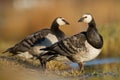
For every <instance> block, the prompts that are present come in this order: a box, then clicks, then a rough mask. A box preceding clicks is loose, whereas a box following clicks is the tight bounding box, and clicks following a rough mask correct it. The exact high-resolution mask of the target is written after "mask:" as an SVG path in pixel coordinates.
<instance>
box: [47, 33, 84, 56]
mask: <svg viewBox="0 0 120 80" xmlns="http://www.w3.org/2000/svg"><path fill="white" fill-rule="evenodd" d="M85 41H86V35H85V33H84V32H83V33H79V34H77V35H74V36H72V37H70V38H66V39H64V40H61V41H59V42H58V43H56V44H54V45H53V46H51V47H49V48H48V49H50V50H51V51H55V52H56V53H58V54H60V55H63V56H71V55H73V54H76V53H78V52H80V51H82V50H83V49H84V48H85Z"/></svg>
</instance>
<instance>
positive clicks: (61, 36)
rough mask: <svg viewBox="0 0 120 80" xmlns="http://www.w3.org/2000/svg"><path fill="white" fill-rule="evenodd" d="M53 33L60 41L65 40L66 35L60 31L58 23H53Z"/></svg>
mask: <svg viewBox="0 0 120 80" xmlns="http://www.w3.org/2000/svg"><path fill="white" fill-rule="evenodd" d="M51 31H52V32H53V34H54V35H56V37H57V38H58V40H62V39H64V38H65V34H64V32H63V31H61V30H60V29H59V24H57V22H53V24H52V26H51Z"/></svg>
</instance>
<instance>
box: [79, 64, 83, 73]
mask: <svg viewBox="0 0 120 80" xmlns="http://www.w3.org/2000/svg"><path fill="white" fill-rule="evenodd" d="M78 65H79V69H80V71H81V72H82V73H83V71H84V62H80V63H78Z"/></svg>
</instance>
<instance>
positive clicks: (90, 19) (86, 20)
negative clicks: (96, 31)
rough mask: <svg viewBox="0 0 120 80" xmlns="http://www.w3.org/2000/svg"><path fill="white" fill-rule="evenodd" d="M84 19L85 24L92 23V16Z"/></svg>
mask: <svg viewBox="0 0 120 80" xmlns="http://www.w3.org/2000/svg"><path fill="white" fill-rule="evenodd" d="M83 17H85V18H84V20H83V22H85V23H90V22H91V21H92V16H91V15H89V14H85V15H83Z"/></svg>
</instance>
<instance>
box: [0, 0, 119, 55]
mask: <svg viewBox="0 0 120 80" xmlns="http://www.w3.org/2000/svg"><path fill="white" fill-rule="evenodd" d="M84 13H91V14H93V16H94V18H95V21H96V24H97V26H98V29H99V32H100V33H101V34H102V35H103V38H104V48H103V51H102V54H101V55H100V56H99V57H119V56H120V52H119V49H120V37H119V34H120V0H0V52H2V51H4V50H5V49H7V48H8V47H11V46H13V45H14V44H15V43H17V42H19V41H20V40H21V39H23V38H25V37H26V36H27V35H29V34H32V33H34V32H36V31H38V30H40V29H42V28H50V26H51V23H52V21H53V20H54V19H55V18H56V17H58V16H61V17H64V18H65V19H66V20H67V21H68V22H70V24H71V25H70V26H63V27H61V29H62V30H63V31H64V32H65V33H66V35H68V36H71V35H73V34H76V33H78V32H80V31H84V30H86V28H87V27H86V26H87V25H86V24H84V23H78V22H77V21H78V19H79V18H80V17H81V16H82V15H83V14H84Z"/></svg>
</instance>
